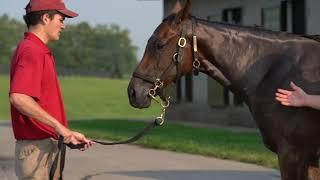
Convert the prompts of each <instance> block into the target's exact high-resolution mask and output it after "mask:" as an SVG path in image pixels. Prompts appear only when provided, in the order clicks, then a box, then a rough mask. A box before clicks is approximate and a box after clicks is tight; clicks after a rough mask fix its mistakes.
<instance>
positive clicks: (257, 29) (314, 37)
mask: <svg viewBox="0 0 320 180" xmlns="http://www.w3.org/2000/svg"><path fill="white" fill-rule="evenodd" d="M175 16H176V14H175V13H174V14H171V15H169V16H167V17H166V18H164V19H163V20H162V22H165V21H169V22H172V21H173V20H174V19H175ZM190 17H193V18H195V19H196V20H197V21H202V22H205V23H208V24H218V25H222V26H227V27H231V28H235V29H247V30H251V31H254V32H263V33H267V34H275V35H287V36H295V37H302V38H307V39H311V40H314V41H317V42H319V43H320V35H308V34H295V33H290V32H285V31H274V30H270V29H265V28H264V27H263V26H259V25H254V26H246V25H239V24H231V23H227V22H221V21H210V20H207V19H202V18H198V17H196V16H190Z"/></svg>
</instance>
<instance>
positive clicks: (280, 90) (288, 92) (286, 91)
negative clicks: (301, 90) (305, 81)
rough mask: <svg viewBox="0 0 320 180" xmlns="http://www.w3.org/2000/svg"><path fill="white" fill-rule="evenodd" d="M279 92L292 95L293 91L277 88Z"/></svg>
mask: <svg viewBox="0 0 320 180" xmlns="http://www.w3.org/2000/svg"><path fill="white" fill-rule="evenodd" d="M277 91H278V93H281V94H284V95H288V96H289V95H291V94H292V91H288V90H284V89H277Z"/></svg>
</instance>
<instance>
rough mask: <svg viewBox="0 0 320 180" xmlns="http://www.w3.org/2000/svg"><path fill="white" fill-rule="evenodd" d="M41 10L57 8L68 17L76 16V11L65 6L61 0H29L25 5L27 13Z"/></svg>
mask: <svg viewBox="0 0 320 180" xmlns="http://www.w3.org/2000/svg"><path fill="white" fill-rule="evenodd" d="M42 10H57V11H58V12H60V13H61V14H63V15H65V16H66V17H68V18H73V17H76V16H78V14H77V13H75V12H73V11H71V10H69V9H67V8H66V6H65V4H64V2H63V0H30V2H29V3H28V5H27V7H26V12H27V13H30V12H35V11H42Z"/></svg>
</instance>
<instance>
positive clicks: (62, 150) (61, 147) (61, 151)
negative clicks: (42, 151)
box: [49, 80, 170, 180]
mask: <svg viewBox="0 0 320 180" xmlns="http://www.w3.org/2000/svg"><path fill="white" fill-rule="evenodd" d="M162 86H163V82H161V81H160V80H159V81H157V82H156V83H155V87H154V88H153V89H150V90H149V96H150V97H151V98H152V99H153V100H154V101H156V102H157V103H158V104H160V105H161V107H162V111H161V114H160V116H158V117H156V118H155V120H154V121H153V122H151V123H150V124H149V125H147V126H146V127H145V128H144V129H143V130H142V131H141V132H139V133H137V134H136V135H135V136H134V137H132V138H130V139H128V140H124V141H117V142H104V141H98V140H93V141H94V142H96V143H98V144H101V145H117V144H128V143H132V142H134V141H137V140H139V139H140V138H142V137H143V136H144V135H145V134H146V133H147V132H149V131H150V130H151V129H153V128H155V127H157V126H161V125H163V123H164V120H165V117H164V116H165V113H166V108H168V107H169V105H170V101H169V100H170V97H168V99H167V100H166V102H163V101H161V102H160V101H159V100H158V99H156V97H155V95H156V91H157V90H158V89H160V88H161V87H162ZM66 146H68V147H69V148H71V149H81V148H84V144H64V143H63V136H59V139H58V152H57V154H56V156H55V159H54V161H53V163H52V166H51V168H50V174H49V180H53V178H54V174H55V172H56V170H57V165H58V162H59V157H60V172H59V176H60V177H59V180H63V177H62V175H63V170H64V165H65V156H66Z"/></svg>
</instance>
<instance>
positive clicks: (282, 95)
mask: <svg viewBox="0 0 320 180" xmlns="http://www.w3.org/2000/svg"><path fill="white" fill-rule="evenodd" d="M276 97H279V98H285V99H288V97H289V95H286V94H282V93H276Z"/></svg>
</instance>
